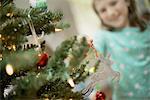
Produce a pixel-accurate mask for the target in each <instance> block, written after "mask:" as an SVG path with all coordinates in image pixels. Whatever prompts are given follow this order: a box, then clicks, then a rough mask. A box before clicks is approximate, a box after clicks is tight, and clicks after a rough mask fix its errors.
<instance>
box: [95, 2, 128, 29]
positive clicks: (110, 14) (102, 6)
mask: <svg viewBox="0 0 150 100" xmlns="http://www.w3.org/2000/svg"><path fill="white" fill-rule="evenodd" d="M128 6H129V3H128V2H127V1H126V0H95V8H96V10H97V12H98V15H99V17H100V19H101V21H102V23H103V24H104V25H106V26H108V27H112V28H124V27H126V26H129V19H128Z"/></svg>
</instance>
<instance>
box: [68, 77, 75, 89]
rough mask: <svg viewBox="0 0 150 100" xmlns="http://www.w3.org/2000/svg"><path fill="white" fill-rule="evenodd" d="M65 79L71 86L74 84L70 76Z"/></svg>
mask: <svg viewBox="0 0 150 100" xmlns="http://www.w3.org/2000/svg"><path fill="white" fill-rule="evenodd" d="M67 81H68V83H69V84H70V86H71V87H74V86H75V84H74V82H73V79H72V78H69V79H68V80H67Z"/></svg>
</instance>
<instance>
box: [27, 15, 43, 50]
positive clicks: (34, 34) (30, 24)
mask: <svg viewBox="0 0 150 100" xmlns="http://www.w3.org/2000/svg"><path fill="white" fill-rule="evenodd" d="M29 13H30V12H29ZM28 18H29V20H28V23H29V27H30V30H31V33H32V36H33V38H34V40H35V42H36V44H37V45H38V50H39V51H41V45H40V42H39V41H38V36H37V34H36V31H35V28H34V25H33V22H32V19H31V16H30V14H28ZM42 36H43V35H42Z"/></svg>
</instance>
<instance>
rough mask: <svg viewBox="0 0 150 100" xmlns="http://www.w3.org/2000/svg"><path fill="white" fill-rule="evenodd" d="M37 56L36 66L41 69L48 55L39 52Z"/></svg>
mask: <svg viewBox="0 0 150 100" xmlns="http://www.w3.org/2000/svg"><path fill="white" fill-rule="evenodd" d="M39 57H40V60H39V61H38V63H37V68H38V69H41V68H43V67H45V66H46V65H47V62H48V57H49V56H48V54H47V53H43V54H40V55H39Z"/></svg>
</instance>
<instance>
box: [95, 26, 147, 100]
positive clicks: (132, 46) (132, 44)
mask: <svg viewBox="0 0 150 100" xmlns="http://www.w3.org/2000/svg"><path fill="white" fill-rule="evenodd" d="M93 44H94V46H95V48H96V49H97V50H98V51H99V52H100V53H103V54H104V55H106V54H110V55H111V60H112V61H113V65H112V67H113V69H114V70H116V71H119V72H120V81H119V85H118V86H117V87H116V88H113V89H114V91H113V92H114V93H113V100H150V26H148V27H147V29H146V30H145V31H142V32H141V31H140V29H139V28H136V27H127V28H124V29H122V30H120V31H115V32H110V31H106V30H99V31H98V32H96V33H95V34H94V35H93Z"/></svg>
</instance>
